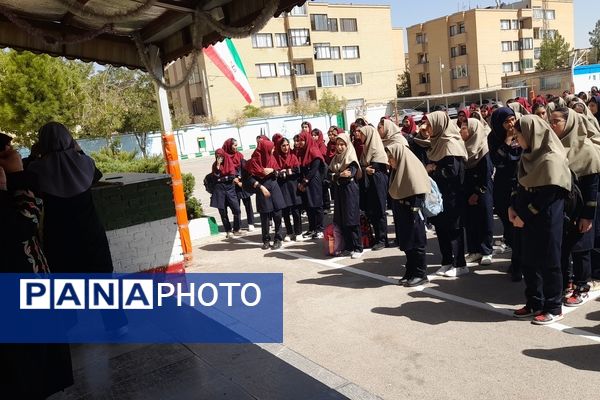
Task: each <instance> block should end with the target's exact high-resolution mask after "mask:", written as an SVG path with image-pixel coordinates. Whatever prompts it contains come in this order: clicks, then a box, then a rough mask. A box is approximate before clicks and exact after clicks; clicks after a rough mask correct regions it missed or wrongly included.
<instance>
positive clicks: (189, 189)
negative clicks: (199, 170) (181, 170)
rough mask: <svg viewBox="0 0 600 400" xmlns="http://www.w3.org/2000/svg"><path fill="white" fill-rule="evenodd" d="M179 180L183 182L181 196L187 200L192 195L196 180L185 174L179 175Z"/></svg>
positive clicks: (192, 176)
mask: <svg viewBox="0 0 600 400" xmlns="http://www.w3.org/2000/svg"><path fill="white" fill-rule="evenodd" d="M181 179H182V180H183V195H184V196H185V199H186V200H187V199H189V198H190V197H192V196H193V194H194V189H195V188H196V178H194V175H192V174H190V173H189V172H187V173H185V174H181Z"/></svg>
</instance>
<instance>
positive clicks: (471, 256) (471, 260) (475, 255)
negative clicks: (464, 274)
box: [465, 253, 483, 263]
mask: <svg viewBox="0 0 600 400" xmlns="http://www.w3.org/2000/svg"><path fill="white" fill-rule="evenodd" d="M481 257H483V256H482V255H481V253H473V254H468V255H466V256H465V261H466V262H467V263H474V262H477V261H479V260H481Z"/></svg>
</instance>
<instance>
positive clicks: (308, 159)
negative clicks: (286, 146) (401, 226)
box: [296, 132, 325, 167]
mask: <svg viewBox="0 0 600 400" xmlns="http://www.w3.org/2000/svg"><path fill="white" fill-rule="evenodd" d="M300 141H301V142H304V147H303V148H301V149H298V151H297V153H296V155H297V156H298V160H300V165H301V166H303V167H307V166H309V165H310V163H312V162H313V160H314V159H316V158H319V159H321V160H322V161H323V162H325V157H323V153H322V152H321V150H319V145H318V144H317V143H316V142H315V141H314V140H313V137H312V134H311V132H303V133H301V134H300Z"/></svg>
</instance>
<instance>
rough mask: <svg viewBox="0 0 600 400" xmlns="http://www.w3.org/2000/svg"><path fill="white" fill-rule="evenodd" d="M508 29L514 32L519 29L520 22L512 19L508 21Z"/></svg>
mask: <svg viewBox="0 0 600 400" xmlns="http://www.w3.org/2000/svg"><path fill="white" fill-rule="evenodd" d="M510 28H511V29H514V30H517V29H521V22H520V21H519V20H518V19H513V20H512V21H510Z"/></svg>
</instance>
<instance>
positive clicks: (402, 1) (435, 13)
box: [316, 0, 600, 49]
mask: <svg viewBox="0 0 600 400" xmlns="http://www.w3.org/2000/svg"><path fill="white" fill-rule="evenodd" d="M316 2H317V3H338V4H351V3H355V4H387V5H391V6H392V26H394V27H401V28H406V27H409V26H412V25H415V24H418V23H420V22H425V21H429V20H430V19H435V18H438V17H442V16H444V15H448V14H452V13H455V12H457V11H462V10H467V9H469V8H475V7H476V6H479V7H487V6H495V5H496V2H495V0H470V1H469V0H358V1H350V0H317V1H316ZM503 2H504V3H513V2H514V1H511V0H503ZM573 4H574V8H575V17H574V23H575V43H571V46H574V47H575V48H586V47H590V43H589V35H588V32H590V31H591V30H593V29H594V26H595V25H596V21H598V19H600V1H598V0H573ZM405 44H406V40H405ZM405 49H407V47H406V46H405Z"/></svg>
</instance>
